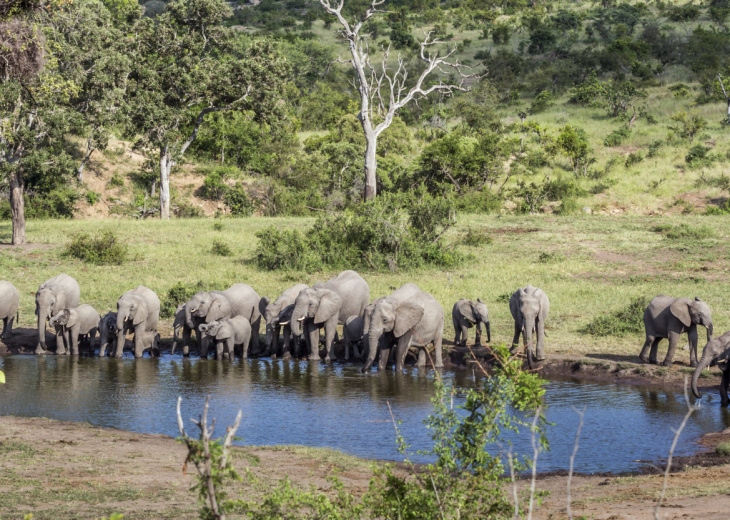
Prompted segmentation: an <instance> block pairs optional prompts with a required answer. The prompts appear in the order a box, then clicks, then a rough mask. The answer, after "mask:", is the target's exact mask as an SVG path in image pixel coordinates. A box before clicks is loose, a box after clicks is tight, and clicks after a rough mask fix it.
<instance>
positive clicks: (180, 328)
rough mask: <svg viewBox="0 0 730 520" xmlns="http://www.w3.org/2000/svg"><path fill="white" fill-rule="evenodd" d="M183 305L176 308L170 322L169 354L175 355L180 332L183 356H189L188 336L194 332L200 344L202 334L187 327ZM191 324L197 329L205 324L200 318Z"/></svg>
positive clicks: (194, 319)
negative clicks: (170, 339) (170, 346)
mask: <svg viewBox="0 0 730 520" xmlns="http://www.w3.org/2000/svg"><path fill="white" fill-rule="evenodd" d="M185 305H186V304H185V303H181V304H180V305H178V306H177V308H176V309H175V318H174V319H173V321H172V348H171V349H170V354H173V355H174V354H175V350H176V349H177V343H178V340H179V339H180V332H182V340H183V348H182V351H183V356H188V355H190V334H191V333H192V332H193V330H195V331H196V332H195V334H196V335H197V336H198V343H202V342H201V341H200V337H201V336H202V334H201V333H200V332H199V331H198V330H197V329H191V328H190V327H188V322H187V320H186V319H185ZM193 322H194V323H195V324H196V327H199V326H200V325H201V324H203V323H205V322H204V321H203V320H202V319H200V318H193Z"/></svg>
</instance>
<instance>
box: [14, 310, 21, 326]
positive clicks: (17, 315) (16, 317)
mask: <svg viewBox="0 0 730 520" xmlns="http://www.w3.org/2000/svg"><path fill="white" fill-rule="evenodd" d="M15 323H16V325H17V324H19V323H20V309H18V310H17V311H15Z"/></svg>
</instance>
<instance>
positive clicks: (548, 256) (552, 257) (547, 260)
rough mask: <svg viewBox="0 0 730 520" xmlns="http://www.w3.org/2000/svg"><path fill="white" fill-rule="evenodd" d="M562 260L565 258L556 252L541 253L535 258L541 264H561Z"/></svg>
mask: <svg viewBox="0 0 730 520" xmlns="http://www.w3.org/2000/svg"><path fill="white" fill-rule="evenodd" d="M564 260H565V256H564V255H563V254H562V253H560V252H558V251H556V252H555V253H547V252H545V251H543V252H542V253H540V255H539V256H538V257H537V261H538V262H539V263H541V264H554V263H557V262H562V261H564Z"/></svg>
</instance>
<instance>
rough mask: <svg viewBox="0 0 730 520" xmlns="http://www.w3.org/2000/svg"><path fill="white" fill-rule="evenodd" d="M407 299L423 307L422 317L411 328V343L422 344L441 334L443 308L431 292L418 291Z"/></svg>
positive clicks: (442, 328)
mask: <svg viewBox="0 0 730 520" xmlns="http://www.w3.org/2000/svg"><path fill="white" fill-rule="evenodd" d="M407 301H409V302H414V303H416V304H418V305H420V306H421V307H423V309H424V312H423V317H422V318H421V320H420V321H419V322H418V323H417V324H416V326H415V327H413V329H411V330H412V331H413V340H412V344H413V345H417V346H424V345H426V344H428V343H430V342H431V341H433V340H434V339H435V338H436V337H437V336H439V335H441V334H443V330H444V309H443V307H442V306H441V304H440V303H439V302H438V300H437V299H436V298H434V296H433V295H432V294H431V293H427V292H425V291H419V292H418V293H416V294H414V295H413V296H411V297H410V298H408V299H407Z"/></svg>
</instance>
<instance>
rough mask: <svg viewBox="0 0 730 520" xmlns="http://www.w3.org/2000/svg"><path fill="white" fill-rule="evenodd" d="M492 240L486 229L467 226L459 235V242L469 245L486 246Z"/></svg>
mask: <svg viewBox="0 0 730 520" xmlns="http://www.w3.org/2000/svg"><path fill="white" fill-rule="evenodd" d="M492 242H494V239H493V238H492V237H490V236H489V234H488V233H487V230H486V229H474V228H469V229H467V230H466V233H464V234H463V235H462V237H461V243H462V244H463V245H465V246H470V247H478V246H486V245H489V244H491V243H492Z"/></svg>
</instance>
